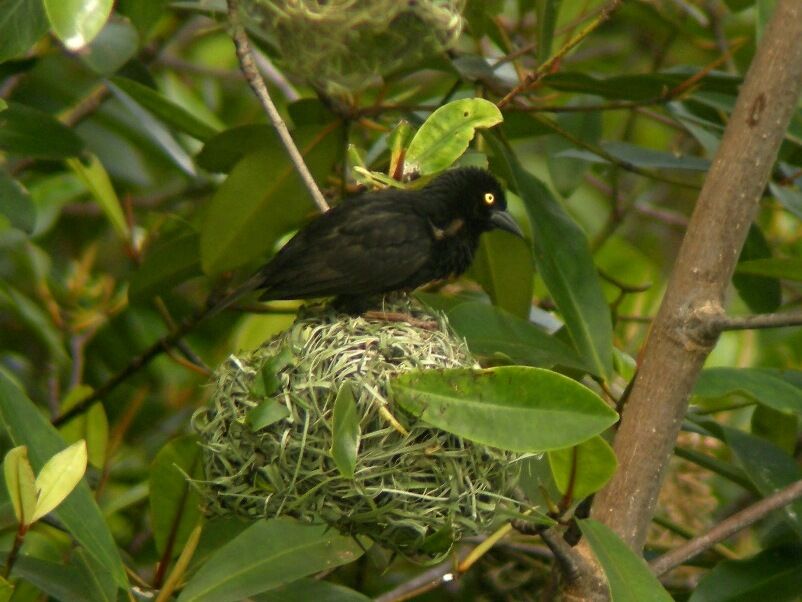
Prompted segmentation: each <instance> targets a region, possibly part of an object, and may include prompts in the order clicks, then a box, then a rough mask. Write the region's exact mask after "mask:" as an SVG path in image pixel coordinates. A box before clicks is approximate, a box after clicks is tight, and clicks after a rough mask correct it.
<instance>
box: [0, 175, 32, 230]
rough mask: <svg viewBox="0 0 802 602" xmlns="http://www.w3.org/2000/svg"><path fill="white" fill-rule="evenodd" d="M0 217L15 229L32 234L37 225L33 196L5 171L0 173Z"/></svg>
mask: <svg viewBox="0 0 802 602" xmlns="http://www.w3.org/2000/svg"><path fill="white" fill-rule="evenodd" d="M0 216H5V218H6V219H7V220H8V222H9V223H10V224H11V225H12V226H14V227H15V228H19V229H20V230H23V231H24V232H27V233H28V234H30V233H31V232H33V228H34V226H35V225H36V209H35V207H34V204H33V201H32V200H31V195H30V194H28V191H27V190H25V188H24V187H23V186H22V184H20V183H19V181H17V180H15V179H14V178H12V177H11V176H10V175H8V174H7V173H6V172H5V171H0Z"/></svg>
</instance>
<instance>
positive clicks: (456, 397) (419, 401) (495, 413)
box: [391, 366, 618, 452]
mask: <svg viewBox="0 0 802 602" xmlns="http://www.w3.org/2000/svg"><path fill="white" fill-rule="evenodd" d="M391 388H392V391H393V400H394V401H395V402H396V403H398V404H399V405H400V406H401V407H402V408H404V409H405V410H406V411H408V412H410V413H411V414H413V415H414V416H417V417H420V418H421V420H423V421H424V422H426V423H428V424H431V425H432V426H435V427H437V428H440V429H442V430H444V431H447V432H449V433H454V434H455V435H459V436H460V437H465V438H466V439H471V440H472V441H476V442H478V443H482V444H484V445H490V446H493V447H498V448H500V449H506V450H510V451H516V452H542V451H547V450H551V449H560V448H562V447H567V446H569V445H575V444H577V443H580V442H582V441H585V440H587V439H589V438H590V437H593V436H594V435H598V434H599V433H601V432H602V431H604V430H605V429H606V428H607V427H609V426H610V425H612V424H613V423H614V422H615V421H616V418H617V416H618V415H617V414H616V413H615V412H614V411H613V410H612V409H610V408H609V407H608V406H607V404H605V403H604V401H602V400H601V399H600V398H599V396H598V395H596V394H595V393H594V392H593V391H591V390H590V389H588V388H587V387H584V386H582V385H581V384H579V383H578V382H576V381H574V380H571V379H570V378H568V377H565V376H563V375H561V374H558V373H556V372H551V371H549V370H543V369H541V368H529V367H522V366H504V367H500V368H490V369H487V370H471V369H453V370H425V371H415V372H407V373H404V374H402V375H400V376H398V377H396V378H395V379H394V380H393V381H392V382H391Z"/></svg>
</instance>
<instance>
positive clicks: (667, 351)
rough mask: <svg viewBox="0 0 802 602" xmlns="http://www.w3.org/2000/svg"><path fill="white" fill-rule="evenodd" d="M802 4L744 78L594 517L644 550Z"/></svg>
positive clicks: (791, 102)
mask: <svg viewBox="0 0 802 602" xmlns="http://www.w3.org/2000/svg"><path fill="white" fill-rule="evenodd" d="M800 39H802V3H800V2H799V0H780V1H779V2H778V3H777V6H776V9H775V14H774V17H773V19H772V20H771V22H770V23H769V26H768V28H767V30H766V33H765V35H764V36H763V39H762V41H761V43H760V45H759V47H758V49H757V52H756V54H755V58H754V60H753V62H752V65H751V67H750V69H749V72H748V73H747V75H746V78H745V79H744V84H743V87H742V88H741V91H740V94H739V95H738V100H737V102H736V104H735V108H734V110H733V113H732V116H731V118H730V120H729V123H728V124H727V128H726V130H725V132H724V137H723V139H722V141H721V145H720V146H719V149H718V152H717V153H716V157H715V159H714V161H713V163H712V165H711V168H710V171H709V173H708V175H707V178H706V180H705V183H704V186H703V188H702V191H701V193H700V195H699V199H698V202H697V205H696V209H695V211H694V213H693V216H692V217H691V221H690V223H689V225H688V231H687V233H686V236H685V239H684V240H683V243H682V247H681V248H680V252H679V256H678V258H677V261H676V264H675V267H674V271H673V274H672V276H671V279H670V281H669V284H668V288H667V291H666V295H665V297H664V299H663V302H662V305H661V307H660V311H659V312H658V315H657V317H656V318H655V321H654V324H653V325H652V329H651V331H650V334H649V338H648V339H647V341H646V344H645V346H644V349H643V352H642V354H641V364H640V368H639V370H638V373H637V375H636V377H635V381H634V383H633V387H632V391H631V394H630V396H629V401H628V403H627V405H626V409H625V411H624V413H623V416H622V420H621V423H620V426H619V429H618V432H617V434H616V438H615V451H616V455H617V456H618V461H619V469H618V471H617V472H616V474H615V476H614V477H613V479H612V480H611V482H610V483H609V484H608V486H607V487H606V488H605V489H603V490H602V491H601V492H600V493H599V494H597V496H596V500H595V503H594V506H593V516H594V518H597V519H598V520H600V521H602V522H603V523H605V524H606V525H608V526H609V527H611V528H612V529H613V530H614V531H616V533H618V534H619V535H620V536H621V537H622V538H623V539H624V541H626V542H627V543H628V544H629V545H630V547H632V548H633V549H636V550H640V549H641V548H642V547H643V542H644V540H645V537H646V530H647V528H648V525H649V523H650V521H651V517H652V513H653V511H654V507H655V504H656V500H657V494H658V492H659V490H660V485H661V483H662V480H663V479H662V478H663V473H664V470H665V467H666V465H667V462H668V459H669V458H670V457H671V454H672V450H673V448H674V442H675V440H676V436H677V433H678V431H679V428H680V425H681V422H682V418H683V416H684V415H685V411H686V409H687V404H688V398H689V395H690V392H691V390H692V389H693V385H694V383H695V382H696V379H697V377H698V374H699V371H700V370H701V368H702V364H703V363H704V360H705V358H706V357H707V355H708V354H709V353H710V350H711V349H712V348H713V345H714V344H715V340H716V337H715V334H714V333H711V332H710V330H711V329H710V328H709V324H710V322H711V320H716V319H718V318H720V317H721V316H722V315H723V309H722V306H723V300H724V295H725V292H726V290H727V287H728V285H729V282H730V278H731V277H732V273H733V271H734V268H735V264H736V262H737V260H738V255H739V253H740V250H741V247H742V246H743V243H744V240H745V239H746V235H747V232H748V229H749V225H750V223H751V222H752V220H753V218H754V215H755V213H756V211H757V209H758V203H759V201H760V198H761V196H762V193H763V189H764V187H765V186H766V183H767V181H768V178H769V175H770V173H771V168H772V165H773V164H774V161H775V159H776V157H777V151H778V149H779V146H780V143H781V142H782V139H783V136H784V133H785V129H786V127H787V126H788V122H789V121H790V118H791V115H792V113H793V111H794V109H795V107H796V103H797V98H798V97H799V92H800V88H802V44H800V43H799V40H800Z"/></svg>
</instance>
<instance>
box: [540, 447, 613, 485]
mask: <svg viewBox="0 0 802 602" xmlns="http://www.w3.org/2000/svg"><path fill="white" fill-rule="evenodd" d="M549 466H550V467H551V474H552V476H553V477H554V483H555V484H556V485H557V489H558V490H559V491H560V493H562V494H565V493H566V492H567V491H568V490H569V487H570V490H571V499H574V500H582V499H585V498H586V497H587V496H589V495H590V494H591V493H595V492H597V491H598V490H599V489H601V488H602V487H604V485H605V484H606V483H607V481H609V480H610V478H611V477H612V476H613V474H614V473H615V469H616V468H617V467H618V461H617V460H616V457H615V452H614V451H613V448H612V447H610V445H609V444H608V443H607V441H605V440H604V439H602V438H601V437H593V438H592V439H588V440H587V441H584V442H582V443H580V444H579V445H577V446H575V447H566V448H564V449H556V450H554V451H550V452H549Z"/></svg>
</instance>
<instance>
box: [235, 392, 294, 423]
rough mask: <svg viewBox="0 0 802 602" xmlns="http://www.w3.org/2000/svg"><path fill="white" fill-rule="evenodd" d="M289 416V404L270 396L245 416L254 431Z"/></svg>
mask: <svg viewBox="0 0 802 602" xmlns="http://www.w3.org/2000/svg"><path fill="white" fill-rule="evenodd" d="M289 416H290V411H289V410H288V409H287V406H285V405H284V404H283V403H281V402H280V401H278V400H277V399H274V398H272V397H268V398H267V399H265V400H264V401H263V402H261V403H260V404H259V405H257V406H256V407H254V408H252V409H250V410H249V411H248V414H247V415H246V416H245V422H246V423H247V424H248V426H250V427H251V430H252V431H254V432H256V431H258V430H261V429H263V428H266V427H268V426H270V425H271V424H274V423H276V422H278V421H279V420H284V419H285V418H287V417H289Z"/></svg>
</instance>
